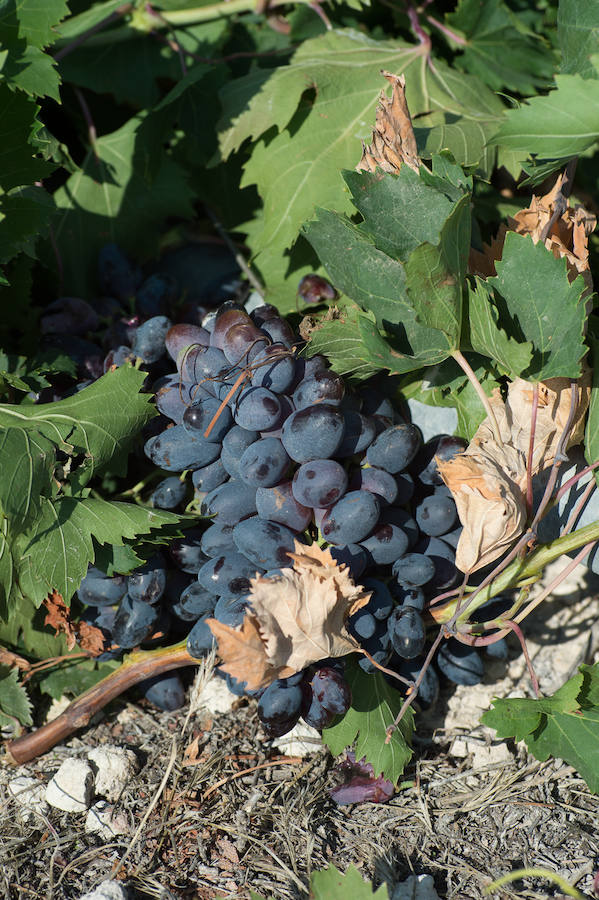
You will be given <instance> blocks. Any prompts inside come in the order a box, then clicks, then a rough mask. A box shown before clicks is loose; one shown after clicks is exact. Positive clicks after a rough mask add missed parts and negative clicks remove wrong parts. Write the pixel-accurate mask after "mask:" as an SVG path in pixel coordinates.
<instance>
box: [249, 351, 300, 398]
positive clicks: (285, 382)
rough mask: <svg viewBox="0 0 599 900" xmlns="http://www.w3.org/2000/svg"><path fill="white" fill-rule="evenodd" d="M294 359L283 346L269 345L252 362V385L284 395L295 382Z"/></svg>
mask: <svg viewBox="0 0 599 900" xmlns="http://www.w3.org/2000/svg"><path fill="white" fill-rule="evenodd" d="M295 371H296V365H295V357H293V356H290V355H289V351H288V350H287V348H286V347H285V346H284V345H283V344H271V346H270V347H266V348H265V349H264V350H261V351H260V352H259V353H257V354H256V356H254V358H253V360H252V385H253V386H254V387H265V388H268V389H269V390H270V391H273V392H274V393H275V394H285V393H286V392H287V391H288V390H289V388H290V387H291V386H292V384H293V382H294V381H295Z"/></svg>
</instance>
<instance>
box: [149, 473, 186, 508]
mask: <svg viewBox="0 0 599 900" xmlns="http://www.w3.org/2000/svg"><path fill="white" fill-rule="evenodd" d="M186 493H187V486H186V484H185V482H184V481H181V479H180V478H177V476H176V475H171V476H170V478H164V479H163V480H162V481H160V482H159V483H158V485H157V486H156V487H155V488H154V490H153V491H152V493H151V495H150V505H151V506H154V507H157V508H158V509H176V508H177V507H178V506H179V505H180V504H181V503H183V501H184V500H185V495H186Z"/></svg>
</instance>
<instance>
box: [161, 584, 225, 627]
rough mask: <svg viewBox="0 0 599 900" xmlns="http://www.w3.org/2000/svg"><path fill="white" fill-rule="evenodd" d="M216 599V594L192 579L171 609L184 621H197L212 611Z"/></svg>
mask: <svg viewBox="0 0 599 900" xmlns="http://www.w3.org/2000/svg"><path fill="white" fill-rule="evenodd" d="M217 600H218V597H217V596H216V594H213V593H212V592H211V591H209V590H206V588H205V587H204V585H203V584H200V583H199V581H193V582H192V583H191V584H190V585H189V586H188V587H186V588H185V590H184V591H182V592H181V596H180V597H179V599H178V600H177V602H176V603H174V604H173V606H172V610H173V612H174V614H175V615H176V616H178V617H179V618H180V619H182V620H183V621H184V622H197V620H198V619H199V618H200V617H201V616H204V615H207V614H208V613H209V614H212V613H213V612H214V607H215V606H216V601H217Z"/></svg>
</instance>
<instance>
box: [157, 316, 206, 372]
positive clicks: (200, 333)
mask: <svg viewBox="0 0 599 900" xmlns="http://www.w3.org/2000/svg"><path fill="white" fill-rule="evenodd" d="M209 343H210V335H209V334H208V332H207V331H206V329H205V328H200V326H199V325H186V324H183V323H179V324H177V325H173V326H172V328H169V330H168V331H167V333H166V335H165V338H164V344H165V347H166V352H167V353H168V355H169V356H170V357H171V359H172V360H173V361H174V362H175V363H176V362H177V359H178V358H179V355H180V354H181V353H182V352H184V351H185V350H187V348H189V347H193V345H194V344H199V345H201V346H204V347H207V346H208V344H209Z"/></svg>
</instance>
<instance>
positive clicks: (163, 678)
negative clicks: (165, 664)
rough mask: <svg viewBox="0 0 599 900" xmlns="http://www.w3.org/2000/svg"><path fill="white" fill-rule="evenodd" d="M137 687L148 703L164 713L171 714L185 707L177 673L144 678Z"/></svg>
mask: <svg viewBox="0 0 599 900" xmlns="http://www.w3.org/2000/svg"><path fill="white" fill-rule="evenodd" d="M139 687H140V688H141V690H142V693H143V695H144V697H145V698H146V700H147V701H148V703H152V704H153V705H154V706H157V707H158V709H163V710H164V711H165V712H173V710H175V709H181V707H182V706H184V705H185V688H184V687H183V682H182V681H181V676H180V675H179V674H178V673H177V672H174V673H173V672H167V673H166V674H164V675H154V676H153V677H152V678H146V680H145V681H142V682H141V683H140V685H139Z"/></svg>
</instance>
